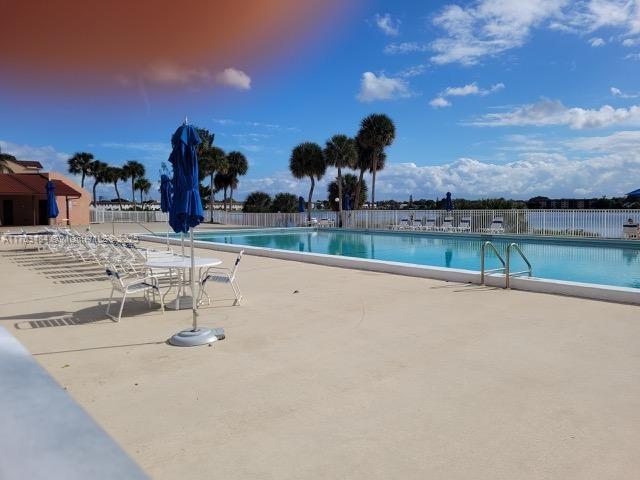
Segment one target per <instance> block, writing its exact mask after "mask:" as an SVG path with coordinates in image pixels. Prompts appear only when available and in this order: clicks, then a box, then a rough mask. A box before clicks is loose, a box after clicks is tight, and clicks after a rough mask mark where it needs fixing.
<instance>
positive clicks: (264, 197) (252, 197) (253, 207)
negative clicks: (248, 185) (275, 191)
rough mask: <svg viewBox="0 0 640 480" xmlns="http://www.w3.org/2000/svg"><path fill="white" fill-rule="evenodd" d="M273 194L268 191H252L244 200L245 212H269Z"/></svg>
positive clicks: (243, 209)
mask: <svg viewBox="0 0 640 480" xmlns="http://www.w3.org/2000/svg"><path fill="white" fill-rule="evenodd" d="M271 202H272V200H271V195H269V194H268V193H266V192H259V191H256V192H251V193H250V194H249V195H248V196H247V199H246V200H245V201H244V207H243V208H242V211H243V212H246V213H267V212H269V211H270V210H271Z"/></svg>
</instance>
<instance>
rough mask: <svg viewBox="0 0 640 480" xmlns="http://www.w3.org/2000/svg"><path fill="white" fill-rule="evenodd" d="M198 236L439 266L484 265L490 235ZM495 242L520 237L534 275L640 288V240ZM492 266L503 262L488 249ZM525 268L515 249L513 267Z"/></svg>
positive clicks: (279, 232)
mask: <svg viewBox="0 0 640 480" xmlns="http://www.w3.org/2000/svg"><path fill="white" fill-rule="evenodd" d="M196 239H197V240H203V241H209V242H216V243H228V244H234V245H247V246H252V247H265V248H276V249H280V250H291V251H299V252H311V253H323V254H329V255H343V256H347V257H357V258H368V259H375V260H387V261H393V262H404V263H413V264H418V265H430V266H436V267H447V268H459V269H465V270H480V248H481V245H482V243H483V242H484V241H485V240H486V239H482V238H481V237H479V236H467V235H455V234H420V233H411V232H389V233H386V232H362V231H353V230H351V231H350V230H337V229H268V230H238V231H219V232H211V233H196ZM491 240H492V242H493V244H494V245H495V246H496V248H497V249H498V251H499V252H500V253H501V254H502V255H503V257H504V251H505V249H506V247H507V245H508V244H509V243H511V242H514V241H515V242H516V243H517V244H518V245H519V246H520V247H521V249H522V251H523V252H524V254H525V255H526V256H527V258H528V259H529V261H530V262H531V264H532V266H533V272H532V273H533V276H535V277H540V278H549V279H556V280H569V281H574V282H584V283H596V284H603V285H613V286H620V287H633V288H640V246H637V245H636V244H635V242H634V243H629V244H624V243H621V242H619V241H618V242H609V243H607V242H602V241H599V242H584V241H568V240H554V239H546V238H541V239H536V238H530V237H527V238H517V239H516V240H514V239H513V238H509V239H506V238H502V239H501V238H500V237H496V236H494V237H493V238H492V239H491ZM486 263H487V268H497V267H500V266H501V264H500V263H499V261H498V259H497V258H496V257H495V255H494V254H493V252H491V251H490V250H489V249H488V250H487V262H486ZM519 270H525V265H524V262H523V261H522V260H521V259H520V257H519V256H517V254H515V252H512V271H519Z"/></svg>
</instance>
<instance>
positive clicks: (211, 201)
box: [209, 171, 213, 223]
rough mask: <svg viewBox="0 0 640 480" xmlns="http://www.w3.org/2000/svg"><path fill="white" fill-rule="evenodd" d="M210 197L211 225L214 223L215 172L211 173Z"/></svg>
mask: <svg viewBox="0 0 640 480" xmlns="http://www.w3.org/2000/svg"><path fill="white" fill-rule="evenodd" d="M209 195H210V197H209V210H211V223H213V171H212V172H211V192H210V193H209Z"/></svg>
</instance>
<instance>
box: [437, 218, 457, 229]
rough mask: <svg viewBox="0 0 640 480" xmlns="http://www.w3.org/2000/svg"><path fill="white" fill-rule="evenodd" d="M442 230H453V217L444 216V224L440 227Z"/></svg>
mask: <svg viewBox="0 0 640 480" xmlns="http://www.w3.org/2000/svg"><path fill="white" fill-rule="evenodd" d="M438 230H440V231H441V232H451V231H452V230H453V217H444V220H443V221H442V225H441V226H440V227H439V228H438Z"/></svg>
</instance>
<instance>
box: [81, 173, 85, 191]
mask: <svg viewBox="0 0 640 480" xmlns="http://www.w3.org/2000/svg"><path fill="white" fill-rule="evenodd" d="M84 176H85V173H84V170H83V171H82V180H81V181H80V186H81V187H82V188H84Z"/></svg>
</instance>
